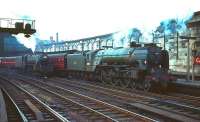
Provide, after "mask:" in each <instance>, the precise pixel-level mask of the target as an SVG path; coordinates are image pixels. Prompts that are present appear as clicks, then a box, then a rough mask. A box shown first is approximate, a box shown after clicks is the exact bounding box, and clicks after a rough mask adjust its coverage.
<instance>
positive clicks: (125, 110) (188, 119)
mask: <svg viewBox="0 0 200 122" xmlns="http://www.w3.org/2000/svg"><path fill="white" fill-rule="evenodd" d="M182 81H183V80H178V81H177V82H176V83H175V82H174V83H173V84H172V85H173V86H172V87H173V88H172V89H173V90H172V91H169V92H167V93H162V94H161V93H153V92H144V91H141V90H136V89H123V88H120V87H117V86H116V87H113V86H109V85H106V84H102V83H99V82H93V81H86V80H80V79H72V78H71V79H69V78H65V77H57V76H52V77H40V76H37V75H34V74H29V73H22V72H17V71H16V70H6V69H3V70H0V88H1V90H0V111H1V116H0V119H1V121H2V120H3V121H9V122H21V121H31V122H62V121H63V122H111V121H112V122H113V121H114V122H133V121H136V122H137V121H139V122H152V121H161V122H179V121H180V122H182V121H183V122H199V121H200V95H199V94H198V93H200V92H199V91H198V90H199V86H200V85H199V83H198V82H197V83H189V85H187V83H188V82H187V81H184V82H182ZM182 84H183V85H182ZM190 84H192V85H190ZM186 86H187V87H186ZM181 89H182V90H181ZM191 89H192V90H193V91H196V92H197V93H196V92H195V93H194V94H192V92H191ZM194 89H196V90H194ZM187 92H188V94H187Z"/></svg>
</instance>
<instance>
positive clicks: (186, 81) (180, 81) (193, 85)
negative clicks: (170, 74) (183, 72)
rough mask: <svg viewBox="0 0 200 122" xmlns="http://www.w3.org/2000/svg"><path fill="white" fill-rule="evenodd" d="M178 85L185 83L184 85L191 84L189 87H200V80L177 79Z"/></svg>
mask: <svg viewBox="0 0 200 122" xmlns="http://www.w3.org/2000/svg"><path fill="white" fill-rule="evenodd" d="M174 83H176V84H177V85H184V86H189V87H195V88H200V81H198V80H194V81H192V80H186V79H177V81H175V82H174Z"/></svg>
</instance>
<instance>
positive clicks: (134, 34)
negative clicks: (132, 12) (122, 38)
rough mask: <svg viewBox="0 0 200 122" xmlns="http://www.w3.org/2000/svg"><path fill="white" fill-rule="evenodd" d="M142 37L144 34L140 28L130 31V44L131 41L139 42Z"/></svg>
mask: <svg viewBox="0 0 200 122" xmlns="http://www.w3.org/2000/svg"><path fill="white" fill-rule="evenodd" d="M141 36H142V32H141V31H140V30H139V29H138V28H132V29H130V31H129V34H128V39H129V41H130V42H131V40H136V41H137V42H139V41H140V37H141Z"/></svg>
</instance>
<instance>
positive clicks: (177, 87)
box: [170, 79, 200, 96]
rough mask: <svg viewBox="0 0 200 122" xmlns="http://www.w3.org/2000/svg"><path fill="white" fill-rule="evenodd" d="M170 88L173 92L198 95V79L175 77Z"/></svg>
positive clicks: (199, 84)
mask: <svg viewBox="0 0 200 122" xmlns="http://www.w3.org/2000/svg"><path fill="white" fill-rule="evenodd" d="M170 89H171V90H172V91H173V92H180V93H185V94H189V95H193V96H200V81H198V80H194V81H192V80H186V79H177V80H176V81H174V82H173V83H172V86H171V87H170Z"/></svg>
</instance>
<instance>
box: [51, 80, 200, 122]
mask: <svg viewBox="0 0 200 122" xmlns="http://www.w3.org/2000/svg"><path fill="white" fill-rule="evenodd" d="M59 80H60V79H59ZM59 80H54V81H53V82H51V83H54V84H53V85H54V86H56V85H58V83H59ZM68 82H70V81H69V80H68ZM62 83H63V82H62ZM75 84H76V83H75V82H70V83H67V82H66V80H65V83H64V84H63V85H60V86H61V87H63V86H67V85H68V86H69V85H71V86H72V85H73V86H74V85H75ZM82 85H84V83H80V82H79V83H78V84H77V85H76V86H75V87H76V88H78V89H80V88H81V89H87V90H88V91H89V90H90V91H91V90H92V91H93V92H101V93H104V94H106V95H107V96H114V97H117V98H119V99H123V100H124V101H125V100H126V101H127V103H128V106H129V107H134V108H143V109H147V108H148V110H150V111H151V112H157V113H158V112H159V114H162V115H165V116H170V117H171V118H173V119H176V120H180V121H199V120H200V108H199V107H198V106H199V103H198V102H197V103H196V102H195V101H194V99H192V100H191V99H186V98H185V99H183V98H182V97H179V99H177V96H176V97H175V96H167V95H159V94H154V93H145V94H146V95H148V97H147V96H144V95H142V94H141V93H140V94H139V95H138V94H135V93H131V94H130V93H126V92H121V91H116V90H111V89H106V88H102V87H98V86H92V87H91V85H90V84H87V85H85V86H84V87H83V86H82ZM97 89H98V90H97ZM105 91H107V93H106V92H105ZM82 92H83V91H82ZM143 94H144V93H143ZM155 95H156V98H152V97H150V96H154V97H155ZM120 96H121V97H120ZM180 99H183V100H182V102H183V101H185V100H189V102H190V103H193V105H194V106H191V105H190V104H188V105H186V104H181V103H180V102H181V101H180ZM198 100H199V99H198ZM198 100H197V99H196V101H198ZM129 103H132V104H129ZM163 110H164V111H163ZM166 111H167V112H166ZM169 112H170V113H169Z"/></svg>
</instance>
